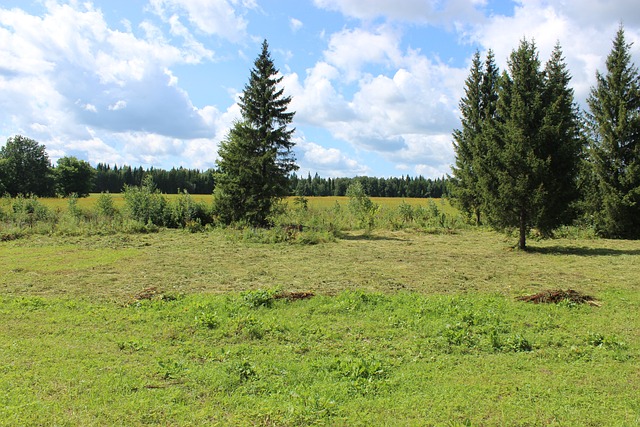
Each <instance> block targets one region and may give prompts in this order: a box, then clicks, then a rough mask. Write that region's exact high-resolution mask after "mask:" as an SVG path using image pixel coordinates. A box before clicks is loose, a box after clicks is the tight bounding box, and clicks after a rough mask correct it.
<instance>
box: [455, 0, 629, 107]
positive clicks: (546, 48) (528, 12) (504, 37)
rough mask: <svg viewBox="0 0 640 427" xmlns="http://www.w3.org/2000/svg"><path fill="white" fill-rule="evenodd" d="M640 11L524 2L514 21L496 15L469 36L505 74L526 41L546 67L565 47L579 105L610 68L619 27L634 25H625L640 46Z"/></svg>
mask: <svg viewBox="0 0 640 427" xmlns="http://www.w3.org/2000/svg"><path fill="white" fill-rule="evenodd" d="M639 10H640V9H639V8H638V7H637V6H636V2H635V1H631V0H621V1H619V2H603V1H600V0H587V1H585V2H583V1H581V0H568V1H565V2H559V1H540V0H521V1H520V2H519V4H517V5H516V7H515V9H514V14H513V16H504V15H497V16H492V17H490V18H489V19H487V20H486V21H485V22H483V23H482V24H478V25H476V26H474V27H473V28H472V29H471V30H470V32H469V33H467V34H466V37H468V38H469V40H471V41H473V42H476V43H478V44H480V45H482V46H484V47H485V48H486V49H489V48H491V49H493V50H494V52H495V54H496V60H497V62H498V64H499V66H500V67H501V68H502V69H505V68H506V65H507V58H508V56H509V55H510V53H511V51H512V50H513V49H516V48H517V47H518V43H519V41H520V40H522V39H523V38H527V39H528V40H534V41H535V43H536V45H537V47H538V50H539V52H540V60H541V62H542V63H543V64H544V63H545V62H546V61H547V60H548V59H549V56H550V54H551V51H552V50H553V47H554V45H555V44H556V42H560V45H561V46H562V49H563V52H564V55H565V58H566V62H567V65H568V68H569V71H570V72H571V75H572V77H573V78H572V81H571V86H572V87H573V88H574V90H575V93H576V98H577V100H578V101H579V102H581V103H584V100H585V99H586V98H587V96H588V93H589V90H590V87H591V86H592V85H593V84H594V81H595V73H596V70H600V71H604V69H605V64H604V62H605V58H606V56H607V55H608V53H609V52H610V50H611V46H612V44H611V43H612V40H613V38H614V36H615V33H616V31H617V29H618V25H619V24H620V22H623V23H625V22H630V23H633V24H634V25H626V26H625V35H626V37H627V41H629V42H633V41H636V40H637V41H640V29H639V28H638V24H640V11H639ZM632 54H633V55H634V59H636V63H637V60H638V58H640V46H639V45H638V44H637V43H635V44H634V46H632ZM583 105H584V104H583Z"/></svg>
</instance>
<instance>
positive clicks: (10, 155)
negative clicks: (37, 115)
mask: <svg viewBox="0 0 640 427" xmlns="http://www.w3.org/2000/svg"><path fill="white" fill-rule="evenodd" d="M215 174H216V170H215V169H208V170H205V171H201V170H199V169H187V168H183V167H179V168H171V169H170V170H165V169H158V168H153V167H152V168H148V169H145V168H143V167H142V166H138V167H131V166H128V165H123V166H118V165H114V166H111V165H109V164H106V163H98V164H97V165H96V167H95V168H94V167H92V166H91V165H90V164H89V163H88V162H86V161H83V160H79V159H77V158H76V157H72V156H68V157H63V158H61V159H59V160H58V162H57V165H56V166H55V167H54V166H52V165H51V164H50V161H49V157H48V155H47V153H46V150H45V147H44V146H43V145H41V144H39V143H38V142H37V141H34V140H32V139H30V138H27V137H23V136H21V135H16V136H14V137H11V138H9V140H8V141H7V144H6V145H5V147H2V149H0V194H4V193H7V194H10V195H11V196H14V197H15V196H17V195H18V194H22V195H29V194H33V195H37V196H41V197H47V196H54V195H59V196H63V197H64V196H68V195H70V194H76V195H78V196H80V197H84V196H87V195H88V194H89V193H122V192H123V191H124V190H125V188H126V187H132V186H135V187H140V186H142V184H143V181H144V179H145V177H147V176H150V177H151V180H152V181H153V183H154V185H155V188H156V189H157V190H158V191H160V192H162V193H165V194H177V193H179V192H185V191H186V192H187V193H189V194H212V193H213V191H214V188H215ZM355 181H358V182H360V183H361V185H362V187H363V189H364V191H365V192H366V194H368V195H369V196H370V197H411V198H413V197H432V198H440V197H444V196H446V195H447V186H448V182H449V180H448V179H447V178H446V177H442V178H437V179H430V178H424V177H423V176H418V177H411V176H403V177H399V178H398V177H391V178H376V177H369V176H360V177H355V178H346V177H345V178H322V177H320V176H319V175H318V174H317V173H316V174H315V175H314V176H313V177H311V174H309V175H308V176H307V178H301V177H298V176H297V175H296V174H295V172H294V173H292V174H291V175H290V176H289V179H288V192H287V195H296V196H306V197H311V196H346V194H347V189H348V188H349V186H350V185H351V183H353V182H355Z"/></svg>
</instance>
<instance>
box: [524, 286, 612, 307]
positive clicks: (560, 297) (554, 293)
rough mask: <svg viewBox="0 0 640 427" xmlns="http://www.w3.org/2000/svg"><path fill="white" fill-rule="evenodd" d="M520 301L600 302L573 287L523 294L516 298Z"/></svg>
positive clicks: (543, 302)
mask: <svg viewBox="0 0 640 427" xmlns="http://www.w3.org/2000/svg"><path fill="white" fill-rule="evenodd" d="M516 299H517V300H519V301H524V302H532V303H534V304H557V303H559V302H561V301H570V302H573V303H576V304H589V305H594V306H597V307H599V306H600V303H599V302H597V300H596V299H595V298H594V297H592V296H590V295H585V294H583V293H580V292H578V291H574V290H573V289H567V290H566V291H563V290H562V289H556V290H546V291H542V292H539V293H537V294H534V295H523V296H521V297H518V298H516Z"/></svg>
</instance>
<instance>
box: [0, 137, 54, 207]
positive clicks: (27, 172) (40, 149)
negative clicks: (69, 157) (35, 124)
mask: <svg viewBox="0 0 640 427" xmlns="http://www.w3.org/2000/svg"><path fill="white" fill-rule="evenodd" d="M0 168H1V170H0V179H2V185H1V187H4V188H3V190H4V191H6V192H7V193H9V194H10V195H11V196H17V195H18V194H22V195H24V196H27V195H29V194H33V195H36V196H50V195H52V194H53V179H52V174H51V163H50V161H49V156H48V155H47V151H46V149H45V146H44V145H41V144H39V143H38V142H37V141H34V140H33V139H31V138H27V137H24V136H22V135H16V136H13V137H11V138H9V139H7V143H6V145H5V146H4V147H2V148H0Z"/></svg>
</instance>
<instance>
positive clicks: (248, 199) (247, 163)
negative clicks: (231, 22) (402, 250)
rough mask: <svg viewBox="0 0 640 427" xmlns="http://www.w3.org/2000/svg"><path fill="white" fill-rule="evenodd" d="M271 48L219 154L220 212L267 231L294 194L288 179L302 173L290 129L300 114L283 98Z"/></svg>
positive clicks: (255, 73)
mask: <svg viewBox="0 0 640 427" xmlns="http://www.w3.org/2000/svg"><path fill="white" fill-rule="evenodd" d="M281 81H282V77H278V70H277V69H276V68H275V66H274V63H273V60H272V59H271V55H270V53H269V45H268V43H267V41H266V40H265V41H264V42H263V44H262V52H261V53H260V55H259V56H258V58H257V59H256V61H255V63H254V68H253V69H252V70H251V77H250V79H249V83H248V84H247V85H246V86H245V88H244V92H243V94H242V96H241V97H240V110H241V113H242V120H241V121H238V122H236V123H235V124H234V126H233V128H232V129H231V130H230V131H229V134H228V135H227V138H226V139H225V140H224V141H223V142H222V143H221V144H220V149H219V151H218V156H219V160H218V162H217V163H218V173H217V174H216V189H215V191H214V206H215V212H216V214H217V215H218V217H219V219H220V220H221V221H223V222H225V223H232V222H245V223H247V224H250V225H252V226H266V225H268V222H269V216H270V214H271V213H272V210H273V208H274V206H275V203H276V202H277V200H278V199H280V198H282V197H284V196H286V195H287V194H288V177H289V175H290V173H291V172H293V171H294V170H297V169H298V166H297V165H296V164H295V156H294V154H293V152H292V149H293V146H294V142H293V141H292V140H291V137H292V135H293V133H294V131H295V129H288V127H287V126H288V125H289V124H290V123H291V122H292V120H293V116H294V114H295V113H294V112H288V111H287V107H288V105H289V103H290V102H291V98H290V97H285V96H284V95H283V93H284V89H282V88H279V87H278V85H279V83H280V82H281Z"/></svg>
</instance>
